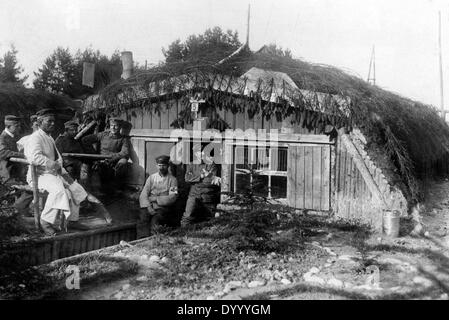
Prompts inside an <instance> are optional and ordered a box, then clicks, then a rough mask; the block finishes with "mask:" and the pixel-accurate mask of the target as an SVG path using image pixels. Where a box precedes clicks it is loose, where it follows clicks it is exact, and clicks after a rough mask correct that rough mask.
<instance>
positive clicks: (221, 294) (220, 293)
mask: <svg viewBox="0 0 449 320" xmlns="http://www.w3.org/2000/svg"><path fill="white" fill-rule="evenodd" d="M225 294H226V293H225V292H223V291H219V292H216V293H215V294H214V295H215V296H216V297H219V298H220V297H223V296H224V295H225Z"/></svg>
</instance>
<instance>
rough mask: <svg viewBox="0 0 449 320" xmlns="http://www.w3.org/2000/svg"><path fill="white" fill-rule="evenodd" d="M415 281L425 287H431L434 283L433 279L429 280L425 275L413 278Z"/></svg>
mask: <svg viewBox="0 0 449 320" xmlns="http://www.w3.org/2000/svg"><path fill="white" fill-rule="evenodd" d="M413 283H416V284H420V285H423V286H425V287H430V286H431V285H432V281H431V280H429V279H427V278H424V277H421V276H416V277H414V278H413Z"/></svg>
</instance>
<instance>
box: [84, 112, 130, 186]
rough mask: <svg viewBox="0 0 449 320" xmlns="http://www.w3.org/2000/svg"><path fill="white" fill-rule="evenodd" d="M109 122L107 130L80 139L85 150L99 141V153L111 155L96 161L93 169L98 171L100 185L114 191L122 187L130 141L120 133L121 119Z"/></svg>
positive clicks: (112, 119) (113, 119)
mask: <svg viewBox="0 0 449 320" xmlns="http://www.w3.org/2000/svg"><path fill="white" fill-rule="evenodd" d="M109 124H110V127H109V128H110V129H109V131H103V132H100V133H97V134H90V135H88V136H86V137H84V138H83V139H82V140H81V141H82V144H83V147H84V148H85V149H86V150H89V149H90V150H92V149H93V148H92V146H93V144H94V143H99V144H100V154H103V155H110V156H112V157H111V158H110V159H106V160H102V161H97V162H96V163H95V164H94V166H93V169H94V170H95V171H97V172H98V174H99V176H100V180H101V185H102V187H103V188H104V189H106V190H107V189H109V190H107V191H115V189H117V188H118V189H122V187H123V181H124V180H125V177H126V170H127V163H128V159H129V156H130V151H129V150H130V141H129V138H128V137H125V136H123V135H122V134H121V133H120V127H121V119H118V118H111V119H109ZM111 182H112V183H111ZM111 189H112V190H111Z"/></svg>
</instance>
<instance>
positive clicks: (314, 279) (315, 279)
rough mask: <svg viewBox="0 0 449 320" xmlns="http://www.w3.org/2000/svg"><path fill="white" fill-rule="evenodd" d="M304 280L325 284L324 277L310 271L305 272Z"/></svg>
mask: <svg viewBox="0 0 449 320" xmlns="http://www.w3.org/2000/svg"><path fill="white" fill-rule="evenodd" d="M304 281H306V282H310V283H316V284H325V281H324V279H322V278H320V277H318V276H316V275H314V274H311V273H309V272H307V273H305V274H304Z"/></svg>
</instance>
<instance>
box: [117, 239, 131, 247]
mask: <svg viewBox="0 0 449 320" xmlns="http://www.w3.org/2000/svg"><path fill="white" fill-rule="evenodd" d="M120 245H121V246H123V247H132V245H131V244H129V243H128V242H126V241H124V240H122V241H120Z"/></svg>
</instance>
